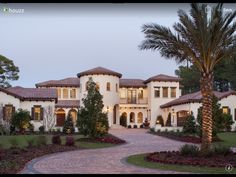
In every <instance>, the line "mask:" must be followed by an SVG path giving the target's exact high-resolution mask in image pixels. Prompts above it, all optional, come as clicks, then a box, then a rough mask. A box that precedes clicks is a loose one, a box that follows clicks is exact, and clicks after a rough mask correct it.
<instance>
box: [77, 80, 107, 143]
mask: <svg viewBox="0 0 236 177" xmlns="http://www.w3.org/2000/svg"><path fill="white" fill-rule="evenodd" d="M82 102H83V105H84V106H81V107H80V108H79V110H78V119H77V127H78V130H79V132H80V133H82V134H83V135H85V136H89V137H92V138H93V137H97V136H100V135H101V132H103V131H101V129H103V130H106V132H105V134H106V133H107V132H108V128H109V127H108V117H107V114H106V113H103V112H102V109H103V107H104V105H103V101H102V95H101V94H100V93H99V90H98V89H97V88H96V83H95V82H93V80H92V78H89V81H88V94H87V96H86V97H85V98H83V99H82ZM101 127H102V128H101ZM102 135H104V133H102Z"/></svg>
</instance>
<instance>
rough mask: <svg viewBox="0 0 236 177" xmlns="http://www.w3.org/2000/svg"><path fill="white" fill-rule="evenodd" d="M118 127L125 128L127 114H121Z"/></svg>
mask: <svg viewBox="0 0 236 177" xmlns="http://www.w3.org/2000/svg"><path fill="white" fill-rule="evenodd" d="M120 125H121V126H124V127H126V126H127V113H126V112H123V113H122V114H121V116H120Z"/></svg>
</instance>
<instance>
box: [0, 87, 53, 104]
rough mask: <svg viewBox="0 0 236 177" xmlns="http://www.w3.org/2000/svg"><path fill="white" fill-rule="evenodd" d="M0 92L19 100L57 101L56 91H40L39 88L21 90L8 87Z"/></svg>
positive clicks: (21, 88)
mask: <svg viewBox="0 0 236 177" xmlns="http://www.w3.org/2000/svg"><path fill="white" fill-rule="evenodd" d="M0 91H2V92H5V93H6V94H9V95H12V96H14V97H16V98H19V99H20V100H22V101H24V100H32V101H33V100H37V101H40V100H42V101H46V100H47V101H52V100H56V101H57V91H56V89H41V88H23V87H19V86H17V87H10V88H7V89H3V88H1V89H0Z"/></svg>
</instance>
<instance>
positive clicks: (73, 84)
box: [35, 77, 80, 87]
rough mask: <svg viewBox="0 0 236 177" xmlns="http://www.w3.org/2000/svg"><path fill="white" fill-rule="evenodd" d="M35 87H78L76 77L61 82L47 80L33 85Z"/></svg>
mask: <svg viewBox="0 0 236 177" xmlns="http://www.w3.org/2000/svg"><path fill="white" fill-rule="evenodd" d="M35 86H36V87H79V86H80V81H79V78H78V77H69V78H65V79H61V80H49V81H45V82H41V83H37V84H35Z"/></svg>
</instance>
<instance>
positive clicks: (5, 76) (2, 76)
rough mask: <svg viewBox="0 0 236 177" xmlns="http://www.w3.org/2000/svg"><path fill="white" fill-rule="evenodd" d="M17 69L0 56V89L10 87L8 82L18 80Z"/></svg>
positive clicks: (11, 62) (9, 61)
mask: <svg viewBox="0 0 236 177" xmlns="http://www.w3.org/2000/svg"><path fill="white" fill-rule="evenodd" d="M18 73H19V68H18V67H17V66H15V65H14V63H13V61H12V60H10V59H8V58H6V57H4V56H2V55H0V87H10V86H11V85H10V83H9V81H10V80H17V79H19V76H18Z"/></svg>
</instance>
